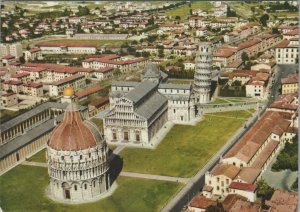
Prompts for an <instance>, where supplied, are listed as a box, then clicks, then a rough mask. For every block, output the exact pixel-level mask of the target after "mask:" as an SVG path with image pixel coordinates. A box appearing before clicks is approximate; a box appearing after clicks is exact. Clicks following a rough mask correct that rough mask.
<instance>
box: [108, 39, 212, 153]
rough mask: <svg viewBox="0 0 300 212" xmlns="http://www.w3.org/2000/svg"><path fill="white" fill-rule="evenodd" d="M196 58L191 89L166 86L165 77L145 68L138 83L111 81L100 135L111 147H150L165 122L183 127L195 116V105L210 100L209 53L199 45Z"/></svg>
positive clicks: (152, 68)
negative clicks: (108, 107) (108, 109)
mask: <svg viewBox="0 0 300 212" xmlns="http://www.w3.org/2000/svg"><path fill="white" fill-rule="evenodd" d="M199 50H200V51H199V54H198V55H197V58H196V63H197V68H196V72H195V79H194V86H192V84H171V83H166V80H167V75H166V74H165V73H163V72H161V71H160V70H159V69H158V67H157V66H156V65H154V64H148V65H147V66H146V67H145V69H144V70H143V72H142V74H141V78H142V81H141V82H127V81H115V82H113V83H112V87H111V93H110V111H109V112H108V113H107V114H106V115H105V117H104V134H105V138H106V141H107V142H108V143H111V144H123V145H134V146H143V147H151V146H152V142H151V140H152V139H153V138H154V137H155V136H156V135H157V133H158V131H159V130H160V129H161V128H162V127H163V126H164V125H165V124H166V123H167V122H168V121H171V122H174V123H177V124H187V123H190V122H191V121H193V120H194V119H195V118H196V115H197V112H198V111H197V104H201V103H208V102H209V99H210V80H211V78H210V75H211V55H210V54H211V49H210V46H209V45H208V44H206V43H205V44H202V45H200V48H199Z"/></svg>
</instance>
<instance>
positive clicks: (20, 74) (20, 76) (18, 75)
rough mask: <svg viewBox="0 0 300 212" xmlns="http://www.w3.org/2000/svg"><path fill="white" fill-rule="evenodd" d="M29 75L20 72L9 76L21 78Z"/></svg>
mask: <svg viewBox="0 0 300 212" xmlns="http://www.w3.org/2000/svg"><path fill="white" fill-rule="evenodd" d="M29 75H30V73H28V72H21V73H19V74H14V75H12V76H11V78H22V77H25V76H29Z"/></svg>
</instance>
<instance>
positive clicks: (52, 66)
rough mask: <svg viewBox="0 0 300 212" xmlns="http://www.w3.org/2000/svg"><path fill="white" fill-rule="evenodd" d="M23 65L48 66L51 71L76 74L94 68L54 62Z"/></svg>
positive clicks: (26, 65) (26, 64)
mask: <svg viewBox="0 0 300 212" xmlns="http://www.w3.org/2000/svg"><path fill="white" fill-rule="evenodd" d="M22 67H25V68H26V67H27V68H29V67H36V68H46V69H47V70H49V71H54V72H60V73H69V74H75V73H77V72H79V71H82V72H84V71H91V70H93V69H90V68H82V67H78V66H64V65H59V64H52V63H25V64H23V65H22Z"/></svg>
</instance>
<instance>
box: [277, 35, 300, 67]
mask: <svg viewBox="0 0 300 212" xmlns="http://www.w3.org/2000/svg"><path fill="white" fill-rule="evenodd" d="M298 47H299V41H298V38H296V39H291V40H283V41H282V42H281V43H279V44H278V45H276V47H275V58H276V63H277V64H297V63H299V61H298V57H299V49H298Z"/></svg>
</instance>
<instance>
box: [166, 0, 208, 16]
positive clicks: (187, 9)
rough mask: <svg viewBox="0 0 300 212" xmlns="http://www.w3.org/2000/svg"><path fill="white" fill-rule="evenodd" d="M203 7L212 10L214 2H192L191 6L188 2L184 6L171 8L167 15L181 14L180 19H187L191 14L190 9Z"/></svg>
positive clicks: (205, 9)
mask: <svg viewBox="0 0 300 212" xmlns="http://www.w3.org/2000/svg"><path fill="white" fill-rule="evenodd" d="M198 8H200V9H202V10H204V11H210V10H211V9H212V8H213V4H211V3H210V2H207V1H205V2H204V1H196V2H193V3H192V4H191V7H189V6H188V4H185V5H183V6H180V7H178V8H175V9H171V10H168V11H166V13H165V14H166V15H167V16H174V17H175V16H180V19H181V20H183V19H185V18H186V17H187V16H188V15H190V9H192V10H193V9H198Z"/></svg>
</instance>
